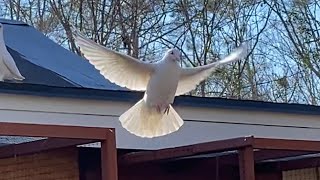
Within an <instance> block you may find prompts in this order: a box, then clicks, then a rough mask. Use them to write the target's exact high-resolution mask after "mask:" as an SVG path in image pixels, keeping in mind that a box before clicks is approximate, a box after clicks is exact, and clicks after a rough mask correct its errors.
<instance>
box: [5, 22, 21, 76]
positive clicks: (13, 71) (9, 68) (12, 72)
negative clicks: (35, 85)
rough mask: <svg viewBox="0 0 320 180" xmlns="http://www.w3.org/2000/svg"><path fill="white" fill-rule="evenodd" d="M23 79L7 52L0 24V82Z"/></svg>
mask: <svg viewBox="0 0 320 180" xmlns="http://www.w3.org/2000/svg"><path fill="white" fill-rule="evenodd" d="M24 79H25V78H24V77H23V76H22V75H21V74H20V72H19V69H18V68H17V65H16V63H15V62H14V60H13V58H12V56H11V54H10V53H9V52H8V50H7V47H6V45H5V42H4V37H3V25H2V24H1V23H0V81H4V80H24Z"/></svg>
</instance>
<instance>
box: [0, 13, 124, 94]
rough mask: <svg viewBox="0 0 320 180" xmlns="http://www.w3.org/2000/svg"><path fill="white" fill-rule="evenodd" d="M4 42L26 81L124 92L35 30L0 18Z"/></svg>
mask: <svg viewBox="0 0 320 180" xmlns="http://www.w3.org/2000/svg"><path fill="white" fill-rule="evenodd" d="M0 22H1V23H2V24H3V25H4V39H5V43H6V45H7V47H8V50H9V52H10V54H11V55H12V56H13V58H14V60H15V61H16V63H17V66H18V68H19V69H20V71H21V73H22V74H23V76H25V77H26V80H25V81H24V82H23V83H29V84H41V85H47V86H59V87H84V88H93V89H106V90H124V88H121V87H119V86H117V85H115V84H113V83H111V82H109V81H108V80H106V79H105V78H104V77H103V76H102V75H101V74H100V73H99V71H97V70H96V69H95V68H94V67H93V66H92V65H91V64H90V63H89V62H88V61H87V60H86V59H84V58H82V57H80V56H78V55H76V54H74V53H72V52H70V51H68V50H67V49H65V48H63V47H61V46H59V45H58V44H56V43H55V42H53V41H52V40H50V39H49V38H47V37H46V36H45V35H43V34H42V33H41V32H39V31H38V30H36V29H35V28H34V27H32V26H29V25H27V24H25V23H22V22H18V21H10V20H6V19H0Z"/></svg>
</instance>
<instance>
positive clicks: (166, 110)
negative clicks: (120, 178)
mask: <svg viewBox="0 0 320 180" xmlns="http://www.w3.org/2000/svg"><path fill="white" fill-rule="evenodd" d="M169 110H170V106H169V105H168V106H167V107H166V108H165V109H164V113H165V114H166V113H167V114H169Z"/></svg>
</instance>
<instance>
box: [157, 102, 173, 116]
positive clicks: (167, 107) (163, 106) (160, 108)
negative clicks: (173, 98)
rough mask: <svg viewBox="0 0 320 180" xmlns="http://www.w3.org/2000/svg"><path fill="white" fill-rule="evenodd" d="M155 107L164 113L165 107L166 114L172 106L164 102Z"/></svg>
mask: <svg viewBox="0 0 320 180" xmlns="http://www.w3.org/2000/svg"><path fill="white" fill-rule="evenodd" d="M155 108H156V110H157V112H158V113H162V110H163V109H164V111H163V113H164V114H168V113H169V110H170V106H169V105H164V104H159V105H156V106H155Z"/></svg>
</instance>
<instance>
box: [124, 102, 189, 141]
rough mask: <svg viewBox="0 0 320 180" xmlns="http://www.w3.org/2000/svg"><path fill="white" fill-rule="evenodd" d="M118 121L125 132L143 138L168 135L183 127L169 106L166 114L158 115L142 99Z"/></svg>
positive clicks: (180, 120)
mask: <svg viewBox="0 0 320 180" xmlns="http://www.w3.org/2000/svg"><path fill="white" fill-rule="evenodd" d="M119 119H120V122H121V125H122V127H123V128H125V129H126V130H127V131H129V132H130V133H132V134H134V135H136V136H140V137H145V138H153V137H159V136H164V135H167V134H170V133H172V132H175V131H177V130H178V129H179V128H180V127H181V126H182V125H183V120H182V119H181V117H180V116H179V115H178V113H177V112H176V111H175V110H174V109H173V108H172V106H171V105H170V108H169V112H168V114H167V113H159V112H158V111H157V110H156V109H155V108H149V107H148V106H147V105H146V103H145V101H144V100H143V99H141V100H140V101H139V102H137V103H136V104H135V105H134V106H133V107H131V108H130V109H129V110H128V111H126V112H125V113H123V114H122V115H121V116H120V118H119Z"/></svg>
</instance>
